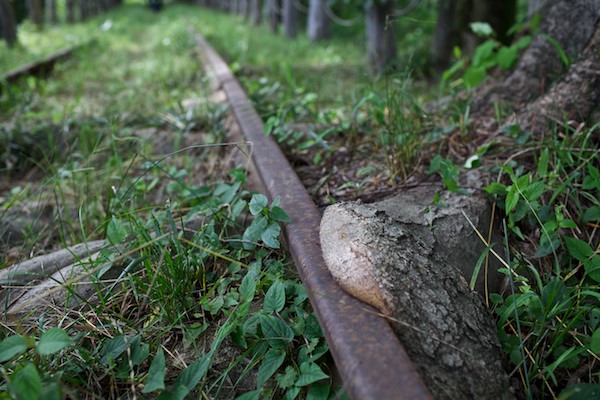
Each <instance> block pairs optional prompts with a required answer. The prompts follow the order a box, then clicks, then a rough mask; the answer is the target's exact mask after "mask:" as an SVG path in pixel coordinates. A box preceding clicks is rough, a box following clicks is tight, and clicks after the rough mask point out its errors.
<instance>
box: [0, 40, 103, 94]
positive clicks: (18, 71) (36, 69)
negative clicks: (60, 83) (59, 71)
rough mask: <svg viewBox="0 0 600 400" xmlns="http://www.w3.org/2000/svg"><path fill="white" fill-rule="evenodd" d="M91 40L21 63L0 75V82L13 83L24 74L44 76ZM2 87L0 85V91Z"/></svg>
mask: <svg viewBox="0 0 600 400" xmlns="http://www.w3.org/2000/svg"><path fill="white" fill-rule="evenodd" d="M92 42H93V41H88V42H85V43H82V44H78V45H76V46H73V47H67V48H64V49H62V50H59V51H57V52H56V53H52V54H50V55H49V56H47V57H45V58H43V59H42V60H39V61H33V62H30V63H27V64H23V65H21V66H20V67H18V68H15V69H13V70H11V71H8V72H7V73H6V74H4V75H2V76H0V82H8V83H13V82H15V81H17V80H19V79H21V78H23V77H25V76H39V77H45V76H48V75H49V74H50V72H52V69H53V68H54V65H55V64H56V63H57V62H59V61H62V60H65V59H68V58H69V57H71V56H72V55H73V53H74V52H75V51H76V50H78V49H80V48H81V47H83V46H87V45H89V44H91V43H92ZM1 91H2V87H1V86H0V92H1Z"/></svg>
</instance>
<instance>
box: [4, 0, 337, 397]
mask: <svg viewBox="0 0 600 400" xmlns="http://www.w3.org/2000/svg"><path fill="white" fill-rule="evenodd" d="M199 15H200V14H199V13H198V10H197V9H196V8H193V9H192V8H190V7H185V6H170V7H168V8H167V9H166V10H165V12H164V13H161V14H153V13H151V12H149V11H148V10H147V9H146V8H144V7H141V6H136V5H129V6H125V7H122V8H120V9H118V10H115V11H113V12H111V13H109V14H108V15H106V16H104V17H103V18H106V19H110V20H111V21H112V27H111V28H110V29H109V30H107V31H104V32H103V33H102V34H101V35H99V36H98V37H97V39H98V40H97V42H96V43H95V44H94V45H93V46H90V47H88V48H86V49H84V50H82V51H81V52H78V53H77V55H76V56H75V57H74V58H73V59H71V60H70V61H68V62H66V63H64V64H61V65H59V66H57V68H56V69H55V71H54V73H53V76H52V77H51V79H48V80H37V79H26V80H23V81H22V82H20V83H19V84H17V85H12V86H8V87H6V88H5V89H6V90H4V91H3V93H2V97H0V116H1V119H2V121H3V122H2V124H0V163H1V165H2V171H3V177H2V179H3V181H2V182H3V186H2V187H7V188H8V187H10V188H12V190H6V191H5V192H2V193H1V194H0V198H1V200H0V201H1V202H0V207H2V208H1V209H0V210H1V211H0V212H2V215H3V218H4V216H5V215H6V216H10V215H14V214H11V213H14V212H16V213H18V212H19V210H20V209H21V208H23V207H25V206H28V205H29V204H31V203H32V201H33V200H38V201H39V202H41V203H44V204H47V205H49V206H50V207H51V209H52V210H53V217H52V219H51V220H50V223H49V228H48V229H47V230H44V231H39V230H38V231H36V230H32V231H30V233H29V235H27V236H26V238H25V241H24V242H23V243H22V244H20V245H19V246H17V247H10V246H9V245H7V244H4V245H3V249H2V251H1V253H2V258H1V259H0V264H1V265H9V264H12V263H13V262H15V261H17V260H19V259H24V258H27V257H30V256H32V255H37V254H40V253H43V252H47V251H51V250H53V249H56V248H60V247H64V246H66V245H70V244H75V243H80V242H86V241H89V240H93V239H107V240H108V241H109V243H110V245H109V247H108V248H107V249H106V250H104V251H103V252H102V254H101V256H100V257H99V259H98V260H97V261H96V262H94V263H92V264H90V265H88V266H87V268H89V271H90V273H91V274H92V275H91V276H92V279H93V283H94V285H95V286H96V297H97V298H96V301H94V302H88V301H84V307H78V308H77V309H76V310H74V311H68V310H66V309H62V308H60V307H58V308H55V309H45V310H43V312H42V317H41V318H38V317H36V316H35V313H33V315H32V316H29V317H26V318H22V319H20V320H10V319H5V320H4V321H3V322H2V324H1V325H0V339H2V341H0V371H1V372H2V377H1V378H0V387H1V389H2V394H1V395H0V397H1V398H31V399H34V398H41V397H40V396H41V395H42V394H43V396H45V397H44V398H62V397H64V396H73V397H78V398H98V396H99V397H100V398H124V397H133V396H138V397H144V396H162V397H160V398H183V396H185V395H186V394H188V393H193V395H194V396H196V397H198V396H200V395H201V393H202V394H203V395H206V396H214V397H219V398H234V397H237V396H239V395H241V394H243V393H248V394H247V395H246V398H259V397H260V398H282V397H283V396H284V395H285V394H286V393H287V395H288V396H289V397H290V398H296V397H298V396H302V397H304V396H306V395H308V393H311V395H313V394H315V393H316V394H318V396H319V398H329V397H334V396H337V395H336V391H335V390H333V389H332V388H331V379H330V378H329V377H330V376H331V375H332V374H331V371H330V370H329V368H330V367H329V366H328V365H330V363H328V362H327V360H328V359H329V356H328V351H327V344H326V343H325V341H324V339H323V334H322V332H321V330H320V327H319V325H318V323H317V320H316V318H315V316H314V314H313V313H312V311H311V309H310V304H309V302H308V299H307V294H306V291H305V290H304V288H303V287H302V286H301V285H300V284H299V283H298V282H299V279H298V277H297V275H296V272H295V270H294V269H293V266H292V265H291V263H290V261H289V259H288V258H287V256H286V255H285V253H283V252H282V251H281V250H278V247H279V243H278V241H277V237H278V235H279V232H280V226H279V223H280V222H281V223H283V222H285V221H286V220H287V219H286V218H287V216H286V214H285V212H284V211H283V210H281V209H279V208H278V207H277V205H276V204H267V203H266V199H265V198H264V196H258V195H254V196H252V195H251V193H249V192H248V191H247V190H246V189H245V188H244V182H245V180H246V171H245V170H244V169H243V165H244V164H245V163H242V165H240V166H238V168H234V167H236V165H233V164H232V163H231V162H226V161H227V160H228V159H229V158H228V153H229V152H228V151H227V149H233V148H234V146H233V145H224V146H223V145H219V143H223V142H224V141H225V127H224V122H225V118H226V116H227V113H226V110H224V108H223V106H221V105H218V104H212V103H211V102H210V101H207V97H208V96H209V95H210V92H209V90H208V88H207V81H206V78H205V77H204V75H203V72H202V66H201V65H200V64H199V62H198V60H197V55H196V53H195V41H194V38H193V36H192V34H191V33H190V31H189V30H188V26H189V24H190V23H191V22H192V21H194V20H195V19H196V18H198V17H199ZM86 26H87V29H88V30H92V31H93V30H94V29H95V28H94V23H90V24H87V25H86ZM186 99H194V100H196V101H195V102H196V103H197V104H198V105H196V106H193V107H191V108H190V107H186V106H184V105H183V103H184V100H186ZM192 103H193V102H192ZM14 182H21V186H20V187H17V186H15V184H14ZM111 266H112V267H115V266H118V267H120V268H121V269H122V272H121V273H120V274H117V276H116V277H115V276H110V274H107V273H106V270H107V268H109V267H111ZM109 276H110V277H109ZM64 286H65V287H66V289H67V290H68V291H69V293H71V297H72V299H75V298H76V297H77V294H76V291H75V290H76V288H77V283H76V282H74V281H71V280H69V281H68V282H67V283H66V284H65V285H64ZM39 311H41V310H38V312H39ZM338 397H339V396H338Z"/></svg>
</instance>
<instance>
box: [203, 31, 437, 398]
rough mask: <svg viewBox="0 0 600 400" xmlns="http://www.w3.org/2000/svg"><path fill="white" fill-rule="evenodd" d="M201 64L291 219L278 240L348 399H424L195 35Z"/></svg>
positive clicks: (383, 324) (229, 77)
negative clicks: (333, 270)
mask: <svg viewBox="0 0 600 400" xmlns="http://www.w3.org/2000/svg"><path fill="white" fill-rule="evenodd" d="M197 41H198V45H199V48H200V52H201V55H202V57H203V58H204V61H205V64H206V65H207V69H208V70H209V71H211V72H212V77H213V78H214V79H216V81H217V83H218V84H219V85H220V87H221V88H222V89H223V91H224V92H225V94H226V95H227V98H228V101H229V104H230V107H231V110H232V112H233V114H234V116H235V119H236V120H237V123H238V125H239V127H240V130H241V132H242V134H243V135H244V137H245V138H246V140H248V141H249V142H252V143H253V151H252V161H253V164H254V167H255V169H256V172H257V173H258V175H259V177H260V180H261V182H262V186H263V191H264V192H265V193H266V194H267V195H268V196H269V197H270V198H271V199H273V198H275V197H277V196H279V197H281V207H283V208H284V209H285V210H286V211H287V213H288V214H289V216H290V218H291V220H292V222H291V223H289V224H288V225H287V226H286V227H285V233H284V234H285V239H286V241H287V244H288V248H289V251H290V253H291V254H292V257H293V259H294V262H295V264H296V267H297V269H298V271H299V273H300V277H301V279H302V281H303V283H304V285H305V286H306V288H307V291H308V293H309V298H310V301H311V303H312V305H313V308H314V310H315V313H316V315H317V318H318V320H319V322H320V324H321V327H322V328H323V332H324V334H325V338H326V340H327V343H328V344H329V348H330V350H331V353H332V355H333V358H334V361H335V363H336V367H337V369H338V371H339V373H340V376H341V378H342V380H343V382H344V387H345V389H346V391H347V392H348V394H349V396H350V397H351V398H352V399H360V400H369V399H373V400H386V399H410V400H415V399H431V398H432V396H431V394H430V393H429V391H428V390H427V388H426V387H425V385H424V383H423V381H422V380H421V378H420V377H419V375H418V374H417V372H416V370H415V368H414V366H413V364H412V362H411V361H410V359H409V358H408V356H407V354H406V352H405V350H404V349H403V347H402V345H401V344H400V342H399V341H398V339H397V338H396V335H395V334H394V332H393V331H392V328H391V327H390V325H389V324H388V322H387V321H386V320H385V318H383V317H381V316H380V315H379V313H378V311H377V310H375V309H374V308H371V307H370V306H367V305H365V304H363V303H362V302H360V301H358V300H357V299H355V298H354V297H352V296H350V295H348V294H347V293H346V292H344V291H343V290H342V289H341V288H340V287H339V286H338V285H337V284H336V283H335V281H334V280H333V278H332V276H331V275H330V273H329V271H328V270H327V267H326V265H325V261H324V260H323V257H322V255H321V248H320V244H319V225H320V220H321V215H320V213H319V210H318V209H317V207H316V206H315V204H314V203H313V201H312V199H311V197H310V196H309V195H308V193H307V192H306V190H305V188H304V186H303V184H302V182H301V181H300V179H299V178H298V176H297V175H296V173H295V172H294V170H293V169H292V167H291V166H290V165H289V163H288V161H287V159H286V157H285V156H284V155H283V153H282V151H281V149H280V148H279V146H278V145H277V144H276V143H275V141H274V140H273V139H272V138H271V137H270V136H269V137H267V136H265V135H264V133H263V122H262V120H261V118H260V117H259V115H258V114H257V112H256V111H255V109H254V108H253V106H252V104H251V103H250V101H249V100H248V98H247V96H246V94H245V92H244V90H243V89H242V87H241V86H240V84H239V83H238V81H237V80H236V79H235V77H234V76H233V74H232V73H231V71H230V70H229V68H228V66H227V64H226V63H225V62H224V61H223V60H222V59H221V57H220V56H219V55H218V54H217V53H216V52H215V50H214V49H213V48H212V47H211V46H210V45H209V44H208V43H207V42H206V40H205V39H204V38H203V37H201V36H198V38H197Z"/></svg>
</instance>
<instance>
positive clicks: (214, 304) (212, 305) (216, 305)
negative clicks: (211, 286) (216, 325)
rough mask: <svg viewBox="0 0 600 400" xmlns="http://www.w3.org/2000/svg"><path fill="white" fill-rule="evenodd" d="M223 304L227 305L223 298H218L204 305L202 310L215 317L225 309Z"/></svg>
mask: <svg viewBox="0 0 600 400" xmlns="http://www.w3.org/2000/svg"><path fill="white" fill-rule="evenodd" d="M223 304H225V300H224V299H223V296H217V297H215V298H214V299H212V300H211V301H209V302H208V303H205V304H203V305H202V308H204V310H206V311H208V312H209V313H211V314H212V315H215V314H216V313H218V312H219V310H220V309H221V308H222V307H223Z"/></svg>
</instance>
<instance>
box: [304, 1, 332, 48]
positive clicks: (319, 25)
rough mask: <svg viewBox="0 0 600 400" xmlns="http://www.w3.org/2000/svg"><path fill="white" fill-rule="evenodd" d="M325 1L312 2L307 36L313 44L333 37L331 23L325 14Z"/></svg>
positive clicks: (309, 10)
mask: <svg viewBox="0 0 600 400" xmlns="http://www.w3.org/2000/svg"><path fill="white" fill-rule="evenodd" d="M325 1H327V0H310V4H309V8H308V25H307V28H306V34H307V35H308V38H309V39H310V40H311V41H313V42H315V41H318V40H325V39H328V38H329V37H330V36H331V22H330V21H329V17H327V14H326V13H325V5H324V4H323V2H325Z"/></svg>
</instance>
